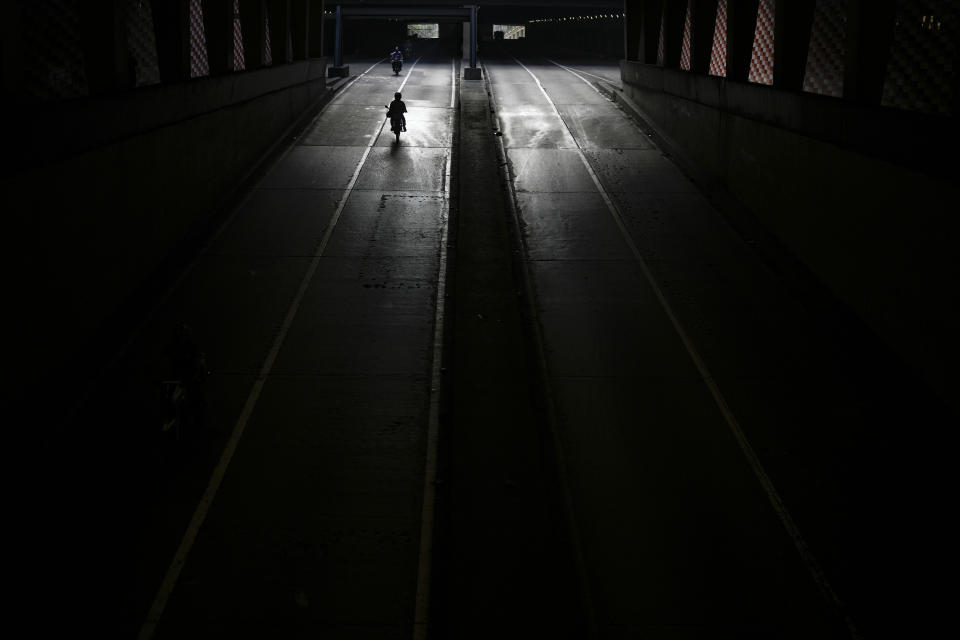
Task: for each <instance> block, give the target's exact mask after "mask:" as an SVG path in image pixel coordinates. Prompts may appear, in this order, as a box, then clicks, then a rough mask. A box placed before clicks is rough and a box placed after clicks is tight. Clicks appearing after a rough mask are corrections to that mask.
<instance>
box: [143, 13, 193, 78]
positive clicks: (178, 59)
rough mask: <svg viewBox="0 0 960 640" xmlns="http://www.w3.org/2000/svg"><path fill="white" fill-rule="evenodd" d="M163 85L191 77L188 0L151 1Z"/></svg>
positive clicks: (158, 62) (158, 63)
mask: <svg viewBox="0 0 960 640" xmlns="http://www.w3.org/2000/svg"><path fill="white" fill-rule="evenodd" d="M150 9H151V11H152V13H153V30H154V35H155V37H156V41H157V65H158V66H159V67H160V82H164V83H166V82H178V81H180V80H187V79H189V78H190V4H189V1H188V0H151V2H150Z"/></svg>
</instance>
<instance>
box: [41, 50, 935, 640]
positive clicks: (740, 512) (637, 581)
mask: <svg viewBox="0 0 960 640" xmlns="http://www.w3.org/2000/svg"><path fill="white" fill-rule="evenodd" d="M483 62H484V64H483V69H484V78H485V79H484V81H482V82H470V81H465V80H461V79H460V78H461V77H462V71H461V69H460V64H461V63H460V61H459V60H451V59H449V58H442V57H436V58H431V57H425V58H419V59H416V60H410V61H407V65H406V66H405V68H404V70H403V72H402V73H401V75H399V76H394V75H393V74H392V72H391V71H390V68H389V66H388V65H387V64H386V62H376V61H373V60H370V61H366V62H365V63H364V62H362V61H357V60H354V61H351V70H352V71H353V73H354V76H353V77H351V78H350V79H349V80H348V81H346V82H344V83H342V84H341V85H340V86H338V87H337V91H336V93H335V95H334V97H333V99H332V100H331V101H330V102H329V104H327V105H326V106H325V107H324V108H323V109H322V111H321V112H320V113H319V114H318V115H317V116H316V118H315V119H314V120H313V121H312V122H311V123H310V124H309V125H308V126H307V128H306V129H304V130H303V131H302V132H301V133H300V134H299V135H298V136H297V138H296V139H295V140H292V141H291V144H290V145H289V146H288V147H286V148H285V149H284V150H283V151H282V153H280V154H279V155H278V156H277V157H276V158H274V160H273V161H272V163H271V164H270V166H269V168H268V169H267V170H266V171H265V172H264V173H263V175H261V176H260V177H259V179H258V181H257V182H256V184H254V185H252V186H251V188H250V189H249V190H248V191H247V192H246V193H245V194H243V197H242V199H241V200H239V201H238V203H237V207H236V209H235V211H234V212H233V213H232V214H231V215H230V217H229V219H228V220H226V221H225V223H224V225H223V226H222V227H221V228H220V230H219V231H218V232H217V233H216V234H215V235H214V236H213V237H211V239H210V242H209V243H208V244H207V246H206V247H205V248H203V250H202V251H201V252H200V253H199V254H198V255H197V256H195V258H194V259H192V260H191V262H190V264H189V267H188V268H187V269H186V270H185V271H184V272H183V273H182V274H181V275H180V276H179V277H178V278H177V279H176V281H175V282H174V283H173V284H172V286H171V287H170V289H169V290H168V291H167V293H166V294H165V295H164V296H163V297H162V298H161V299H159V300H158V304H157V306H156V308H155V309H154V310H153V312H152V313H151V314H149V316H148V317H147V318H145V319H144V320H143V322H142V323H141V325H140V326H139V327H138V328H137V329H136V331H135V332H133V333H132V334H131V336H132V337H131V340H130V342H129V344H127V345H126V347H125V348H124V351H123V353H122V355H121V356H120V357H119V358H118V359H117V360H116V361H115V362H113V363H112V365H111V366H110V367H109V369H108V371H107V372H106V373H105V374H104V375H103V376H102V377H101V383H100V387H99V391H98V392H96V393H94V395H93V397H92V399H90V400H89V401H88V403H87V405H86V407H85V408H84V409H83V411H82V412H81V416H80V417H79V418H78V421H77V423H78V424H81V425H87V426H86V427H85V428H89V425H91V424H96V435H94V436H92V438H93V443H92V444H91V440H90V438H86V439H85V441H84V442H85V445H84V446H86V447H88V448H89V450H91V451H92V450H98V451H99V452H100V454H99V457H92V458H91V457H85V458H84V460H82V461H77V460H72V462H70V463H69V467H70V469H71V473H74V474H76V475H75V477H76V478H78V479H79V478H80V477H81V476H82V477H84V478H86V479H85V480H83V481H79V480H78V482H77V483H76V484H75V485H73V486H71V483H69V482H66V483H65V484H66V486H64V487H61V488H59V489H58V496H59V497H58V498H57V499H55V500H54V501H53V502H52V503H51V507H50V509H51V510H52V511H54V512H55V515H54V516H52V518H53V520H54V522H55V524H56V527H54V529H55V531H56V533H50V534H47V535H49V536H50V540H49V544H51V545H57V549H58V552H57V555H56V557H57V558H60V559H61V560H57V561H51V563H52V564H51V567H50V571H56V572H63V573H64V574H67V575H68V577H66V578H64V579H63V580H62V581H61V585H60V586H61V588H63V589H64V590H66V591H70V592H73V593H76V594H82V595H78V596H77V601H78V602H79V601H82V602H83V607H82V612H79V609H80V607H79V605H78V606H77V609H78V611H74V612H72V613H71V614H70V615H72V616H76V617H75V618H74V623H73V624H72V625H67V626H72V627H73V628H88V627H90V628H96V629H97V630H98V631H99V633H100V635H101V636H102V637H136V636H139V637H141V638H150V637H157V638H194V637H196V638H221V637H223V638H227V637H229V638H238V637H253V638H301V637H304V638H305V637H322V638H338V639H339V638H351V639H356V638H425V637H428V636H429V637H431V638H492V637H496V638H531V637H556V638H671V639H672V638H744V637H756V638H797V639H800V638H855V637H861V635H862V636H863V637H887V634H889V635H890V637H895V636H897V635H899V634H901V632H903V631H904V630H906V629H914V628H916V625H917V624H919V623H918V616H917V615H916V612H917V611H918V610H919V608H920V607H922V606H923V605H922V604H919V603H927V605H928V606H933V605H930V603H931V602H934V600H933V599H932V598H933V597H932V596H931V595H930V594H929V590H924V588H923V587H924V585H927V582H926V581H925V575H926V573H925V571H926V569H927V568H928V567H929V566H930V563H931V562H936V558H937V554H938V551H937V549H938V548H939V547H938V545H937V544H935V543H934V542H933V541H932V539H931V538H930V537H929V532H931V531H935V530H937V529H938V527H940V526H941V523H940V522H939V521H938V520H937V518H938V517H939V515H938V513H939V510H937V509H934V508H933V507H932V505H935V504H937V501H938V500H939V498H938V497H937V495H936V494H935V493H934V494H931V493H930V491H929V488H930V487H931V486H939V485H938V483H939V479H938V477H936V476H935V473H936V471H935V470H928V472H924V471H923V468H924V464H923V462H922V459H923V452H922V450H921V448H920V447H918V446H916V445H912V444H910V443H907V442H905V441H904V440H903V439H902V438H901V437H900V436H901V434H902V432H903V429H904V427H905V426H906V425H909V426H910V428H911V429H913V431H914V433H915V434H919V436H923V435H924V434H925V433H927V431H932V430H934V429H936V428H940V427H942V424H943V422H942V414H941V413H939V409H938V408H937V406H936V402H935V401H934V400H931V399H930V398H929V397H927V396H926V395H924V392H923V390H922V389H920V388H915V387H914V386H911V385H912V382H911V381H910V379H909V378H908V377H904V375H903V374H902V373H899V369H898V368H897V366H896V363H890V362H888V361H887V359H886V356H883V355H880V356H875V355H873V356H868V355H865V354H872V353H873V351H872V346H873V343H872V342H870V341H869V340H865V341H863V342H862V343H861V342H857V341H856V340H851V339H849V335H848V334H847V333H845V332H843V331H841V330H839V329H838V328H837V326H836V324H834V323H833V322H832V321H830V320H825V319H824V318H829V317H830V314H829V313H824V312H823V309H822V305H821V302H818V301H816V300H811V299H810V297H809V296H805V295H802V294H800V293H798V292H797V291H796V289H795V288H794V287H791V286H788V284H786V283H785V281H784V278H783V277H782V276H783V275H784V274H782V273H778V271H777V269H776V268H775V264H772V263H771V261H770V260H769V255H770V254H769V253H767V254H764V253H763V252H762V251H758V247H757V245H758V244H761V245H762V244H764V241H763V239H762V238H749V237H746V238H745V237H744V234H743V229H740V228H735V227H734V226H732V225H731V224H730V223H729V222H728V217H727V216H725V212H724V206H726V205H724V204H722V203H720V202H719V201H716V200H715V199H714V198H713V197H712V195H711V194H710V193H706V192H705V191H704V189H703V188H701V186H699V185H698V184H696V182H695V181H692V180H691V179H690V178H689V177H688V176H687V175H686V174H685V173H684V172H683V171H682V170H681V169H679V168H678V166H677V165H676V164H674V163H673V162H672V161H671V158H670V157H669V155H668V154H666V153H665V149H664V148H663V145H662V144H660V143H659V142H658V139H657V136H656V134H655V131H653V130H651V129H649V128H648V127H646V125H645V124H644V123H643V122H642V121H638V120H637V119H636V118H635V117H632V116H631V114H630V113H628V112H627V111H625V110H624V109H623V108H621V107H620V106H618V105H617V104H616V103H614V102H612V101H611V100H610V94H611V92H612V91H616V82H615V80H616V78H617V75H618V74H617V72H616V70H615V69H616V67H615V63H604V62H598V61H592V62H590V63H589V64H586V63H584V62H583V61H574V60H566V61H561V60H547V59H542V58H541V59H526V58H524V59H514V58H511V57H501V58H492V57H491V58H488V59H485V60H484V61H483ZM397 90H401V91H402V92H403V94H404V100H405V102H406V104H407V107H408V109H409V113H408V114H407V122H408V132H407V133H406V134H404V135H403V136H402V137H401V140H400V142H399V144H397V143H396V142H395V141H394V140H393V136H392V135H391V134H390V132H389V126H388V125H387V126H386V127H384V123H385V120H384V115H385V110H384V108H383V105H385V104H387V103H388V102H389V101H390V99H391V97H392V95H393V93H394V92H395V91H397ZM385 129H386V130H385ZM771 251H773V249H771ZM179 325H186V326H187V327H189V331H190V335H191V336H192V340H193V341H194V342H195V344H196V345H197V346H198V347H199V348H200V349H201V350H202V352H203V353H204V356H205V361H206V364H205V368H206V370H208V371H209V375H208V376H207V377H206V380H205V385H204V388H203V392H202V399H203V403H202V404H198V407H199V408H198V409H197V411H198V415H197V416H183V419H182V420H181V422H180V423H178V424H177V425H176V426H175V427H174V428H173V429H172V430H168V431H161V428H160V425H161V422H162V420H160V421H158V420H153V421H151V419H149V418H148V417H145V416H146V415H147V413H149V412H145V409H144V407H146V406H148V405H149V404H150V402H152V401H153V400H152V398H154V397H153V396H152V395H151V391H149V389H148V387H149V385H150V384H152V383H153V382H155V381H157V380H159V379H162V378H163V376H164V371H165V366H166V365H167V364H169V361H170V354H169V348H170V342H171V336H173V335H175V331H176V329H175V328H176V327H177V326H179ZM101 445H102V446H101ZM69 457H70V456H69V455H65V456H63V459H62V460H61V462H62V463H64V464H67V463H66V462H65V460H66V459H67V458H69ZM894 458H895V459H897V460H898V461H899V462H900V464H901V466H900V468H901V469H902V470H909V474H902V473H901V474H891V473H890V461H891V460H892V459H894ZM908 475H909V477H908ZM921 496H923V497H921ZM64 531H67V532H69V534H68V535H63V532H64ZM922 540H926V541H928V542H929V544H928V546H927V548H925V549H924V548H922V543H921V541H922ZM908 549H909V551H908ZM77 558H80V559H77ZM91 575H96V577H97V580H96V581H93V580H91V579H90V576H91ZM94 582H96V584H97V585H98V586H97V587H96V588H94V587H93V586H92V585H93V584H94ZM84 591H87V593H84ZM900 637H903V636H902V635H901V636H900Z"/></svg>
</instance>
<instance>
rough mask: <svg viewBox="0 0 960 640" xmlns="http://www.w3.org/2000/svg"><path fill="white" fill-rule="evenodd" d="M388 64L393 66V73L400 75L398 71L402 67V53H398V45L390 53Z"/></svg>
mask: <svg viewBox="0 0 960 640" xmlns="http://www.w3.org/2000/svg"><path fill="white" fill-rule="evenodd" d="M390 64H391V66H393V72H394V73H400V69H401V67H403V52H402V51H400V45H397V46H395V47H394V48H393V51H391V52H390Z"/></svg>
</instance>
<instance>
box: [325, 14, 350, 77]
mask: <svg viewBox="0 0 960 640" xmlns="http://www.w3.org/2000/svg"><path fill="white" fill-rule="evenodd" d="M336 20H337V23H336V30H335V31H334V34H333V66H332V67H329V68H328V70H327V75H329V76H331V77H341V78H345V77H347V76H349V75H350V67H348V66H346V65H345V64H343V11H342V10H341V9H340V5H337V18H336Z"/></svg>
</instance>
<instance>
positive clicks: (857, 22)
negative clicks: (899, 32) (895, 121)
mask: <svg viewBox="0 0 960 640" xmlns="http://www.w3.org/2000/svg"><path fill="white" fill-rule="evenodd" d="M896 11H897V6H896V0H848V1H847V42H846V56H845V58H844V65H843V97H844V98H847V99H848V100H855V101H856V102H859V103H861V104H869V105H876V104H880V98H881V97H882V96H883V80H884V76H885V74H886V72H887V62H888V61H889V59H890V46H891V45H892V44H893V30H894V26H895V25H894V20H895V19H896Z"/></svg>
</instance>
